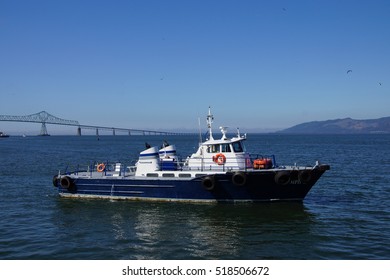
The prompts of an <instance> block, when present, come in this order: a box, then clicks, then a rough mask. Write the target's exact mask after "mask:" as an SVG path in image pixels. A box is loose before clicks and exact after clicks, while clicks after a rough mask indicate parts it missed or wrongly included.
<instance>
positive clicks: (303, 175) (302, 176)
mask: <svg viewBox="0 0 390 280" xmlns="http://www.w3.org/2000/svg"><path fill="white" fill-rule="evenodd" d="M298 178H299V181H301V183H303V184H307V183H309V182H310V181H311V178H312V174H311V170H302V171H300V172H299V174H298Z"/></svg>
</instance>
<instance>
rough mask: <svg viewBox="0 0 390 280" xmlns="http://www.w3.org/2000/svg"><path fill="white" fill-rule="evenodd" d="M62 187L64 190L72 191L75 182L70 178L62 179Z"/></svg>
mask: <svg viewBox="0 0 390 280" xmlns="http://www.w3.org/2000/svg"><path fill="white" fill-rule="evenodd" d="M60 185H61V187H63V188H64V189H71V188H72V187H73V181H72V179H70V178H69V177H68V176H64V177H61V179H60Z"/></svg>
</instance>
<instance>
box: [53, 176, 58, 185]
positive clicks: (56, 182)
mask: <svg viewBox="0 0 390 280" xmlns="http://www.w3.org/2000/svg"><path fill="white" fill-rule="evenodd" d="M53 186H54V187H58V175H54V177H53Z"/></svg>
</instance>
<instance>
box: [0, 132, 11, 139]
mask: <svg viewBox="0 0 390 280" xmlns="http://www.w3.org/2000/svg"><path fill="white" fill-rule="evenodd" d="M8 137H9V135H8V134H5V133H4V132H1V131H0V138H8Z"/></svg>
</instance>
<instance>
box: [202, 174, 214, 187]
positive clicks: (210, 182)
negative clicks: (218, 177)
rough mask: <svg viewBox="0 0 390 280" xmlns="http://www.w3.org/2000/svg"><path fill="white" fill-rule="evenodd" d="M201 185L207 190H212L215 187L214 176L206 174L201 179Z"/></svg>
mask: <svg viewBox="0 0 390 280" xmlns="http://www.w3.org/2000/svg"><path fill="white" fill-rule="evenodd" d="M202 186H203V187H204V188H205V190H207V191H212V190H214V188H215V178H214V176H206V177H204V178H203V179H202Z"/></svg>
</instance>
